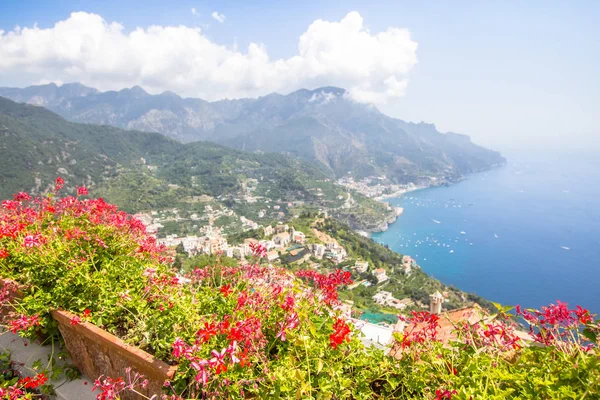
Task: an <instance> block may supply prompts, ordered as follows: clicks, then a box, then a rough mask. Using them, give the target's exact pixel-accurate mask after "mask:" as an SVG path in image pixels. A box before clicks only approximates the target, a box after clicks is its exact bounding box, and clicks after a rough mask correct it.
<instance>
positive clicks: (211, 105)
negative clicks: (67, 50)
mask: <svg viewBox="0 0 600 400" xmlns="http://www.w3.org/2000/svg"><path fill="white" fill-rule="evenodd" d="M65 87H66V88H65ZM63 88H64V89H63ZM0 96H6V97H8V98H11V99H13V100H14V101H19V102H25V103H32V104H37V105H43V106H44V107H47V108H48V109H50V110H52V111H54V112H56V113H58V114H59V115H61V116H63V117H65V118H66V119H68V120H71V121H75V122H84V123H93V124H102V125H112V126H116V127H120V128H125V129H136V130H141V131H148V132H159V133H162V134H164V135H166V136H169V137H171V138H173V139H176V140H178V141H180V142H183V143H187V142H194V141H201V140H206V141H212V142H215V143H219V144H223V145H226V146H228V147H232V148H237V149H241V150H246V151H262V152H283V153H287V154H291V155H295V156H299V157H302V158H304V159H307V160H310V161H312V162H314V161H317V162H318V163H320V164H321V165H322V166H324V167H325V168H326V169H327V170H329V171H330V172H331V173H333V174H334V175H335V176H337V177H341V176H343V175H345V174H347V173H348V172H352V173H353V175H354V176H355V177H357V178H360V177H366V176H372V175H386V176H387V177H388V178H389V179H390V180H391V181H392V182H394V183H408V182H415V183H428V182H430V178H431V177H434V178H437V179H438V181H442V182H443V181H453V180H456V179H458V178H460V177H462V176H463V175H464V174H467V173H471V172H477V171H482V170H486V169H489V168H491V167H493V166H496V165H499V164H502V163H503V162H504V158H503V157H502V156H501V155H500V154H499V153H497V152H495V151H492V150H488V149H485V148H483V147H480V146H478V145H476V144H474V143H472V142H471V140H470V138H469V137H468V136H465V135H460V134H456V133H445V134H444V133H440V132H439V131H438V130H437V129H436V128H435V126H434V125H431V124H426V123H410V122H405V121H402V120H400V119H396V118H391V117H388V116H386V115H384V114H383V113H381V112H380V111H379V110H377V108H376V107H374V106H371V105H366V104H361V103H357V102H354V101H353V100H352V99H351V98H350V97H349V96H348V95H347V93H346V92H345V90H344V89H340V88H335V87H323V88H319V89H316V90H305V89H302V90H298V91H296V92H293V93H290V94H288V95H281V94H277V93H272V94H269V95H267V96H264V97H259V98H257V99H239V100H221V101H216V102H207V101H204V100H201V99H193V98H181V97H179V96H177V95H176V94H174V93H171V92H165V93H162V94H159V95H150V94H148V93H146V92H145V91H144V90H143V89H142V88H140V87H133V88H131V89H123V90H120V91H109V92H99V91H97V90H95V89H92V88H87V87H85V86H82V85H79V84H70V85H63V86H61V87H56V86H55V85H52V84H51V85H42V86H30V87H28V88H24V89H14V88H0Z"/></svg>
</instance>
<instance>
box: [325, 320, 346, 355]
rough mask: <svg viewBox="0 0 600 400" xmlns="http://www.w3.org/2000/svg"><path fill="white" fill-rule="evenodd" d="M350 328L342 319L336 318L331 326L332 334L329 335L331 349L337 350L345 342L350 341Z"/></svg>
mask: <svg viewBox="0 0 600 400" xmlns="http://www.w3.org/2000/svg"><path fill="white" fill-rule="evenodd" d="M350 332H351V330H350V327H349V326H348V325H347V324H346V322H345V321H344V320H343V319H340V318H336V320H335V322H334V324H333V333H332V334H331V335H329V341H330V344H331V347H333V348H334V349H337V347H338V346H339V345H340V344H342V343H343V342H344V340H345V341H347V342H349V341H350Z"/></svg>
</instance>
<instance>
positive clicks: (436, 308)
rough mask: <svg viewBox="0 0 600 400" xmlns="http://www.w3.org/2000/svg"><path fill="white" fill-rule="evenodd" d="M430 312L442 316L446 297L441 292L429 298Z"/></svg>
mask: <svg viewBox="0 0 600 400" xmlns="http://www.w3.org/2000/svg"><path fill="white" fill-rule="evenodd" d="M429 301H430V302H429V312H430V313H432V314H440V313H441V312H442V303H443V302H444V296H442V294H441V293H440V292H439V291H436V292H435V293H434V294H432V295H430V296H429Z"/></svg>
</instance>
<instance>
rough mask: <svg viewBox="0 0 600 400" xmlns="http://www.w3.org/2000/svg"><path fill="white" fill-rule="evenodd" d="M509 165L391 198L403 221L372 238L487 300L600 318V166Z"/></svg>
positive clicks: (544, 158)
mask: <svg viewBox="0 0 600 400" xmlns="http://www.w3.org/2000/svg"><path fill="white" fill-rule="evenodd" d="M505 156H506V157H507V164H506V165H505V166H502V167H499V168H495V169H492V170H490V171H487V172H482V173H477V174H472V175H469V176H467V178H466V179H465V180H463V181H461V182H459V183H456V184H453V185H450V186H447V187H434V188H427V189H422V190H417V191H414V192H409V193H406V194H405V195H403V196H401V197H399V198H393V199H388V201H389V202H390V203H391V204H392V205H394V206H398V207H403V208H404V212H403V214H402V215H401V216H400V217H399V218H398V220H397V221H396V222H395V223H393V224H391V225H390V227H389V229H388V230H387V231H386V232H380V233H374V234H372V236H371V237H372V238H373V240H375V241H376V242H379V243H382V244H386V245H388V246H389V247H390V248H391V249H393V250H395V251H397V252H399V253H402V254H408V255H410V256H411V257H413V258H415V259H416V261H417V262H418V264H419V265H420V266H421V267H422V269H423V270H424V271H425V272H427V273H428V274H430V275H432V276H434V277H435V278H437V279H439V280H440V281H442V282H443V283H445V284H448V285H454V286H455V287H457V288H459V289H461V290H464V291H467V292H473V293H477V294H478V295H480V296H483V297H485V298H486V299H488V300H491V301H495V302H499V303H501V304H504V305H517V304H519V305H521V306H523V307H531V308H539V307H541V306H543V305H547V304H551V303H554V304H556V301H557V300H560V301H563V302H567V303H568V304H569V306H570V307H574V306H575V305H581V306H582V307H585V308H588V309H589V310H591V311H592V312H594V313H597V314H600V207H599V205H600V157H597V156H595V154H589V153H588V154H585V153H583V154H578V153H569V154H566V153H565V154H563V153H560V152H540V153H532V152H514V153H510V154H505Z"/></svg>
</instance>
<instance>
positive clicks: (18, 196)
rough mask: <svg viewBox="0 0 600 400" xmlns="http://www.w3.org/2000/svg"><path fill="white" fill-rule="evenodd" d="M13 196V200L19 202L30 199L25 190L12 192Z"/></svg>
mask: <svg viewBox="0 0 600 400" xmlns="http://www.w3.org/2000/svg"><path fill="white" fill-rule="evenodd" d="M13 198H14V199H15V201H19V202H21V201H29V200H31V196H30V195H28V194H27V193H25V192H19V193H15V194H13Z"/></svg>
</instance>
